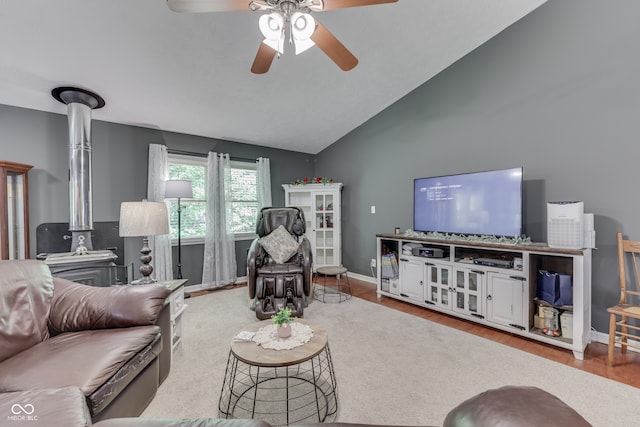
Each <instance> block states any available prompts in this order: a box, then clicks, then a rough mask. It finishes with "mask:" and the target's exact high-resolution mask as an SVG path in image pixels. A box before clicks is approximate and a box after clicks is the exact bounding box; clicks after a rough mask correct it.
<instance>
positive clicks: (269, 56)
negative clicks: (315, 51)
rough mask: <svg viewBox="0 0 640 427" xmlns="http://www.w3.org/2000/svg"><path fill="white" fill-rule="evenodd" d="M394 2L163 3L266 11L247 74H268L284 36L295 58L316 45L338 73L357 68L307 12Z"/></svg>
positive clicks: (189, 8)
mask: <svg viewBox="0 0 640 427" xmlns="http://www.w3.org/2000/svg"><path fill="white" fill-rule="evenodd" d="M397 1H398V0H253V1H249V0H167V4H168V6H169V8H170V9H171V10H173V11H174V12H249V11H251V12H266V13H265V14H263V15H261V16H260V19H259V21H258V25H259V27H260V31H261V32H262V35H263V36H264V40H263V41H262V43H260V47H259V48H258V53H257V54H256V57H255V59H254V61H253V65H252V66H251V72H253V73H255V74H264V73H266V72H267V71H269V68H270V67H271V63H272V62H273V58H274V57H275V56H276V54H278V55H280V54H283V53H284V44H285V43H284V42H285V38H286V37H287V36H288V39H289V43H290V44H293V45H294V48H295V53H296V55H297V54H299V53H302V52H304V51H305V50H307V49H309V48H311V47H313V46H314V45H317V46H318V47H319V48H320V49H321V50H322V51H323V52H324V53H325V54H326V55H327V56H328V57H329V58H331V60H332V61H333V62H335V63H336V65H338V67H340V68H341V69H342V70H344V71H349V70H351V69H353V68H354V67H355V66H356V65H358V59H357V58H356V57H355V56H354V55H353V54H352V53H351V52H349V50H348V49H347V48H346V47H345V46H344V45H343V44H342V43H341V42H340V41H339V40H338V39H337V38H336V37H335V36H334V35H333V34H331V32H330V31H329V30H327V29H326V28H325V27H324V26H323V25H322V24H321V23H320V22H319V21H318V20H316V19H314V18H313V17H312V16H311V12H322V11H325V10H334V9H343V8H347V7H356V6H369V5H375V4H383V3H395V2H397Z"/></svg>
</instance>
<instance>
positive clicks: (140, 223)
mask: <svg viewBox="0 0 640 427" xmlns="http://www.w3.org/2000/svg"><path fill="white" fill-rule="evenodd" d="M161 234H169V216H168V215H167V205H165V204H164V202H148V201H146V200H143V201H142V202H122V204H121V205H120V237H146V236H158V235H161Z"/></svg>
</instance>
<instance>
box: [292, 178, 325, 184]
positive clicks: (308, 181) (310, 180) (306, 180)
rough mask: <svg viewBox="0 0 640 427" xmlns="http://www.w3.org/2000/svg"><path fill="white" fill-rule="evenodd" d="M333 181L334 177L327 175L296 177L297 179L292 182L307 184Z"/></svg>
mask: <svg viewBox="0 0 640 427" xmlns="http://www.w3.org/2000/svg"><path fill="white" fill-rule="evenodd" d="M331 183H333V178H326V177H321V176H318V177H315V178H307V177H305V178H302V179H296V180H295V181H293V182H292V183H291V184H293V185H307V184H331Z"/></svg>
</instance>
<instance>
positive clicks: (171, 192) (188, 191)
mask: <svg viewBox="0 0 640 427" xmlns="http://www.w3.org/2000/svg"><path fill="white" fill-rule="evenodd" d="M164 198H165V199H177V200H178V271H177V278H178V279H182V253H181V252H182V242H181V241H180V235H181V229H180V213H181V212H182V207H181V206H180V199H193V187H192V185H191V181H185V180H182V179H171V180H169V181H166V186H165V190H164Z"/></svg>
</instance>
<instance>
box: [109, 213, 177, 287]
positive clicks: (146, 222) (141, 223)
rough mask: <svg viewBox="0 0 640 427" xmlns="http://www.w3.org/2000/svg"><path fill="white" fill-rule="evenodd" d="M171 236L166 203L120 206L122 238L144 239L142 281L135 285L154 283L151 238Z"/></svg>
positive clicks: (141, 267)
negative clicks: (163, 235) (164, 235)
mask: <svg viewBox="0 0 640 427" xmlns="http://www.w3.org/2000/svg"><path fill="white" fill-rule="evenodd" d="M162 234H169V216H168V215H167V205H165V204H164V202H148V201H146V200H143V201H141V202H122V204H121V205H120V237H142V238H143V240H142V242H143V243H142V249H140V253H141V254H142V256H141V257H140V261H141V262H142V265H141V266H140V273H142V279H140V280H138V281H134V283H140V284H146V283H153V282H155V280H153V279H152V278H151V273H153V266H151V264H150V262H151V249H150V248H149V236H159V235H162Z"/></svg>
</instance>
